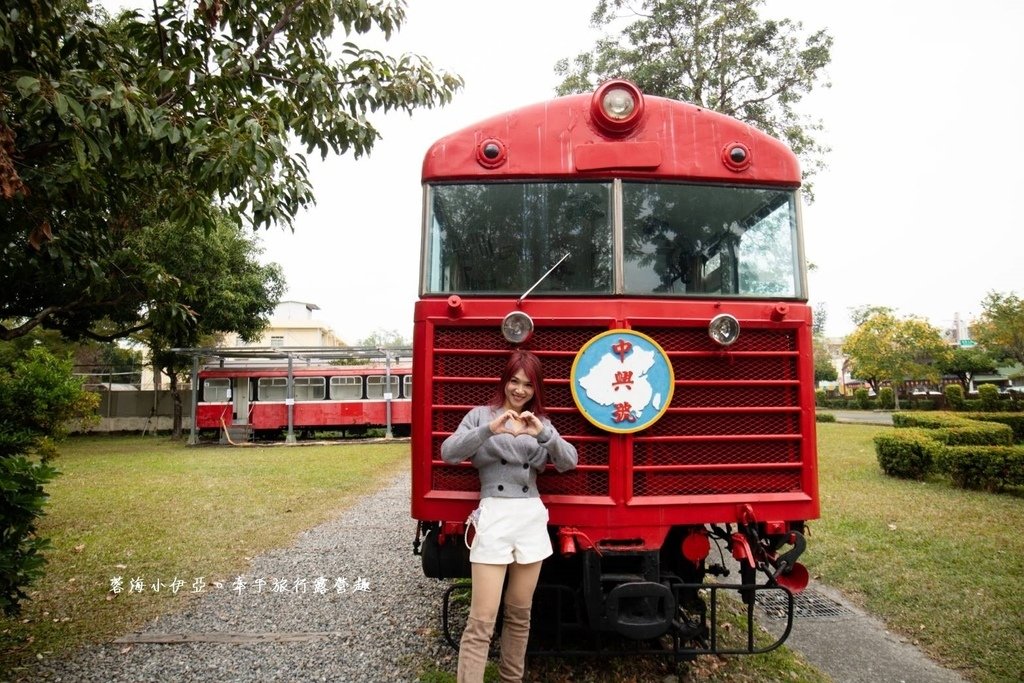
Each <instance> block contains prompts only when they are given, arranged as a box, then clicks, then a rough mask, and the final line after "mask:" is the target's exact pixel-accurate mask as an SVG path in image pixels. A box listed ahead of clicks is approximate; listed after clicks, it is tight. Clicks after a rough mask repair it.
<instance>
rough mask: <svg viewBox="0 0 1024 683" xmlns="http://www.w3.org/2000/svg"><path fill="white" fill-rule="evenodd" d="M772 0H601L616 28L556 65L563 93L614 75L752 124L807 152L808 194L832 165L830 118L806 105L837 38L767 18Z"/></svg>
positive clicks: (603, 15) (604, 17)
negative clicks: (824, 134)
mask: <svg viewBox="0 0 1024 683" xmlns="http://www.w3.org/2000/svg"><path fill="white" fill-rule="evenodd" d="M763 5H764V0H600V1H599V2H598V4H597V8H596V9H595V10H594V13H593V15H592V17H591V24H592V25H593V26H594V27H595V28H602V29H605V30H606V31H612V32H613V33H611V34H608V33H606V35H605V37H603V38H601V39H600V40H599V41H598V42H597V45H596V46H595V47H594V49H593V50H591V51H590V52H585V53H582V54H580V55H577V56H576V57H575V58H574V59H572V60H571V61H570V60H569V59H563V60H561V61H559V62H558V64H557V65H556V67H555V70H556V72H557V73H558V74H559V75H560V76H562V77H563V81H562V83H561V85H560V86H559V87H558V92H559V93H560V94H563V95H565V94H570V93H579V92H589V91H591V90H593V89H594V86H595V85H597V84H598V83H600V82H602V81H604V80H607V79H609V78H614V77H618V78H628V79H629V80H631V81H633V82H634V83H636V84H637V85H638V86H639V87H640V89H641V90H643V91H644V92H645V93H648V94H651V95H659V96H662V97H668V98H672V99H677V100H683V101H686V102H690V103H692V104H695V105H697V106H700V107H704V108H706V109H711V110H713V111H717V112H720V113H723V114H726V115H728V116H732V117H735V118H738V119H740V120H742V121H746V122H747V123H749V124H751V125H752V126H754V127H755V128H757V129H759V130H761V131H764V132H765V133H768V134H769V135H772V136H773V137H776V138H779V139H780V140H783V141H785V142H786V143H787V144H788V145H789V146H790V148H791V149H792V150H793V151H794V152H795V153H796V155H797V156H798V157H800V161H801V166H802V168H803V175H804V180H805V192H806V193H807V195H808V196H809V197H811V196H813V193H812V188H811V184H810V179H811V178H812V177H813V176H814V174H815V173H816V172H817V171H819V170H821V169H822V168H823V167H824V155H825V153H826V152H827V151H828V150H827V148H826V147H825V146H824V145H823V144H822V143H821V142H820V141H819V140H818V139H817V137H816V136H817V134H818V133H819V131H820V130H821V129H822V124H821V122H820V121H818V120H814V119H812V118H810V117H808V116H806V115H803V114H801V113H800V112H799V111H798V105H799V103H800V101H801V99H802V98H803V97H804V95H806V94H807V93H809V92H811V91H812V90H813V89H814V87H816V86H818V87H829V85H830V84H829V83H828V82H827V81H826V80H824V79H825V76H824V71H825V68H826V67H827V66H828V64H829V62H830V61H831V50H832V37H831V36H830V35H829V34H828V33H827V32H826V31H825V30H819V31H816V32H814V33H811V34H810V35H807V36H804V35H803V26H802V24H801V23H800V22H794V21H791V20H790V19H766V18H763V17H762V16H761V14H760V9H761V7H762V6H763Z"/></svg>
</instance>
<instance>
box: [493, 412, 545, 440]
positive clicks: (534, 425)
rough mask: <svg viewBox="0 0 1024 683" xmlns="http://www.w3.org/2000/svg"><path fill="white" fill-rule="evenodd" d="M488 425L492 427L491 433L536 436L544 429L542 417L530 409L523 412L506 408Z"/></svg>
mask: <svg viewBox="0 0 1024 683" xmlns="http://www.w3.org/2000/svg"><path fill="white" fill-rule="evenodd" d="M488 426H489V427H490V429H491V434H511V435H512V436H519V435H520V434H529V435H530V436H533V437H536V436H537V435H538V434H540V432H541V430H542V429H544V425H543V423H541V421H540V418H538V417H537V416H536V415H534V414H533V413H531V412H530V411H528V410H524V411H523V412H521V413H517V412H516V411H514V410H506V411H504V412H503V413H501V414H500V415H498V416H497V417H496V418H494V419H493V420H491V423H490V424H489V425H488Z"/></svg>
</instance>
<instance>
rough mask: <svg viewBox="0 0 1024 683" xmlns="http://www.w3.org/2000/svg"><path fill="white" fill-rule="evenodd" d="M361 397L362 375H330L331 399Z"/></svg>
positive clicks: (339, 399) (355, 399) (356, 399)
mask: <svg viewBox="0 0 1024 683" xmlns="http://www.w3.org/2000/svg"><path fill="white" fill-rule="evenodd" d="M362 397H363V378H362V377H332V378H331V400H333V401H358V400H359V399H361V398H362Z"/></svg>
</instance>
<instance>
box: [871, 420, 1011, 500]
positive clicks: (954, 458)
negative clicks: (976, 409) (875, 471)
mask: <svg viewBox="0 0 1024 683" xmlns="http://www.w3.org/2000/svg"><path fill="white" fill-rule="evenodd" d="M892 421H893V424H894V425H895V426H896V427H897V429H896V430H894V431H893V432H889V433H883V434H879V435H877V436H876V437H875V453H876V455H877V457H878V464H879V465H880V466H881V468H882V471H883V472H885V473H886V474H888V475H890V476H893V477H902V478H907V479H923V478H924V477H925V476H927V475H928V474H929V473H931V472H935V471H937V472H941V473H944V474H947V475H948V476H949V477H950V479H952V480H953V483H954V484H955V485H956V486H959V487H961V488H970V489H984V490H986V491H1000V490H1002V489H1004V488H1006V487H1007V486H1021V485H1024V446H1013V445H1011V444H1013V443H1014V439H1015V437H1016V438H1018V439H1019V438H1020V434H1021V432H1022V431H1024V416H1019V415H1007V414H1006V413H969V414H953V413H894V414H893V416H892Z"/></svg>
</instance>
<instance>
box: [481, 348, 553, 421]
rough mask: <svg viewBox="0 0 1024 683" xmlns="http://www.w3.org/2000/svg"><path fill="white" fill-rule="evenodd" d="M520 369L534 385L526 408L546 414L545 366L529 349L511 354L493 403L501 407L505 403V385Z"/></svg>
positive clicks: (532, 411)
mask: <svg viewBox="0 0 1024 683" xmlns="http://www.w3.org/2000/svg"><path fill="white" fill-rule="evenodd" d="M520 370H522V371H523V374H524V375H526V379H528V380H530V384H532V385H533V398H531V399H530V400H529V401H527V402H526V405H525V406H523V407H524V409H526V410H528V411H530V412H531V413H533V414H534V415H537V416H540V415H543V414H544V368H543V367H542V366H541V364H540V358H537V356H535V355H533V354H532V353H530V352H529V351H521V350H516V351H513V352H512V353H511V354H509V357H508V362H507V363H506V364H505V372H503V373H501V380H500V381H499V382H498V387H497V389H496V390H495V392H494V398H493V399H492V400H491V405H494V406H498V407H499V408H500V407H501V405H502V404H503V403H505V387H506V386H508V383H509V382H510V381H511V380H512V375H514V374H516V373H517V372H519V371H520Z"/></svg>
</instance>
